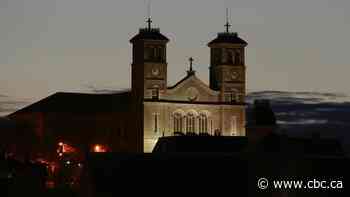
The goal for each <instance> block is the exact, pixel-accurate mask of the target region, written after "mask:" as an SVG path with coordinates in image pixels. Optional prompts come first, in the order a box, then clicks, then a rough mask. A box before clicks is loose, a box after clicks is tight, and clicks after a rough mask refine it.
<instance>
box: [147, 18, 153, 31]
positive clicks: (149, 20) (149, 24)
mask: <svg viewBox="0 0 350 197" xmlns="http://www.w3.org/2000/svg"><path fill="white" fill-rule="evenodd" d="M146 22H147V23H148V29H149V30H150V29H151V25H152V22H153V21H152V19H151V17H149V18H148V20H147V21H146Z"/></svg>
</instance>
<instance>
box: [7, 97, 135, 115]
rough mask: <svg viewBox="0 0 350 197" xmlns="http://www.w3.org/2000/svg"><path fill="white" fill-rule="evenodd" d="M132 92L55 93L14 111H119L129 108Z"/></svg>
mask: <svg viewBox="0 0 350 197" xmlns="http://www.w3.org/2000/svg"><path fill="white" fill-rule="evenodd" d="M129 104H130V92H121V93H113V94H83V93H65V92H59V93H55V94H53V95H51V96H49V97H46V98H44V99H42V100H40V101H38V102H36V103H34V104H31V105H29V106H27V107H25V108H23V109H20V110H18V111H16V112H14V113H13V114H10V115H9V116H11V115H14V114H17V113H23V112H68V113H69V112H72V113H74V112H79V113H80V112H81V113H86V112H118V111H126V110H128V109H129Z"/></svg>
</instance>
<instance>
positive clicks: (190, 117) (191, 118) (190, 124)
mask: <svg viewBox="0 0 350 197" xmlns="http://www.w3.org/2000/svg"><path fill="white" fill-rule="evenodd" d="M195 125H196V117H195V115H194V113H189V114H187V116H186V132H187V133H194V132H195Z"/></svg>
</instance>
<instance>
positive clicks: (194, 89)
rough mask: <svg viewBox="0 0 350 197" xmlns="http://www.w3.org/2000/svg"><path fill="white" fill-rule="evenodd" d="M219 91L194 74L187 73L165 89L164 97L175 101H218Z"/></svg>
mask: <svg viewBox="0 0 350 197" xmlns="http://www.w3.org/2000/svg"><path fill="white" fill-rule="evenodd" d="M219 94H220V93H219V91H214V90H212V89H210V88H209V86H208V85H207V84H205V83H204V82H203V81H201V80H200V79H199V78H197V77H196V75H187V76H186V77H185V78H183V79H182V80H180V81H179V82H178V83H177V84H176V85H174V86H172V87H169V88H168V89H167V92H166V95H164V99H166V100H177V101H191V100H192V101H210V102H217V101H219Z"/></svg>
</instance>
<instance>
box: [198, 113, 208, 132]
mask: <svg viewBox="0 0 350 197" xmlns="http://www.w3.org/2000/svg"><path fill="white" fill-rule="evenodd" d="M199 133H208V117H207V115H206V114H201V115H200V116H199Z"/></svg>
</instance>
